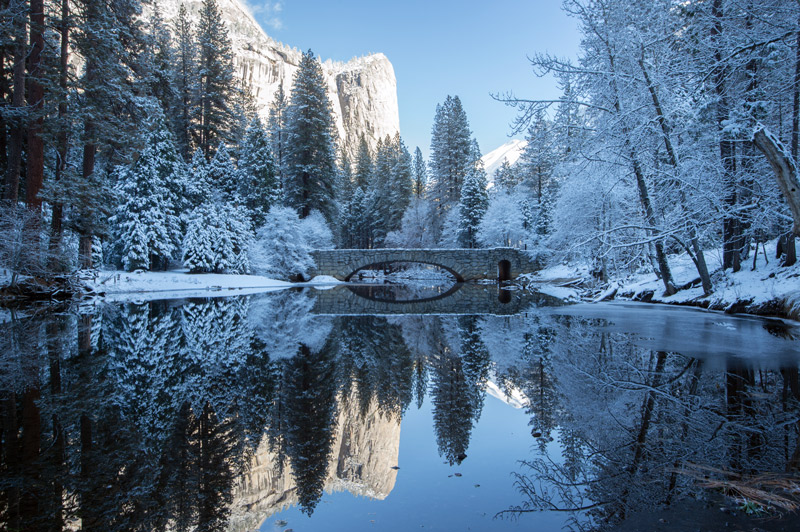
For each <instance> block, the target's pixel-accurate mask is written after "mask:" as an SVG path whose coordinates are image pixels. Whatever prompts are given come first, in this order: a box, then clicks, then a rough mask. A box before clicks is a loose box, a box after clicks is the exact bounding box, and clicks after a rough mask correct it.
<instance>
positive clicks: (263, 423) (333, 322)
mask: <svg viewBox="0 0 800 532" xmlns="http://www.w3.org/2000/svg"><path fill="white" fill-rule="evenodd" d="M415 298H416V299H422V300H423V301H422V302H421V303H419V304H414V303H410V301H411V300H414V299H415ZM556 303H557V302H555V301H553V300H552V299H549V298H546V297H539V296H534V295H529V294H527V295H526V294H522V293H520V292H506V291H503V292H498V291H497V290H496V288H495V287H492V286H490V287H481V286H464V287H461V288H460V289H459V290H456V291H454V292H452V291H451V292H450V293H448V291H447V290H444V291H442V290H440V289H438V288H436V287H431V288H430V289H425V290H420V289H413V290H408V289H405V290H403V291H401V292H394V291H392V290H391V289H386V288H384V287H372V288H369V289H367V290H366V291H364V289H348V288H337V289H334V290H329V291H319V292H317V291H315V290H311V289H307V290H304V291H296V290H295V291H284V292H276V293H269V294H263V295H257V296H245V297H237V298H218V299H202V300H172V301H156V302H147V303H139V304H136V303H128V304H107V305H97V306H85V307H78V308H65V309H62V310H60V311H59V312H48V313H43V312H33V311H28V312H25V311H18V312H15V313H14V314H13V315H12V314H11V313H6V314H5V315H4V322H3V323H2V324H0V328H2V333H0V376H1V380H0V390H2V391H1V392H0V400H1V401H2V404H1V405H0V406H1V407H2V408H0V415H2V448H1V449H0V457H2V464H1V467H2V469H0V475H1V476H0V482H2V484H0V492H1V493H0V528H4V529H9V530H17V529H19V530H62V529H70V530H72V529H76V528H82V529H86V530H99V531H114V530H236V531H250V530H259V529H260V530H264V531H284V530H287V529H292V530H294V531H295V532H302V531H311V530H325V531H335V530H342V531H345V530H346V531H355V530H398V531H400V530H412V529H413V530H416V529H420V530H422V529H424V530H530V529H537V530H559V529H561V528H562V527H565V526H567V527H572V528H573V529H591V528H593V527H595V528H600V529H614V528H615V527H616V526H618V525H619V524H620V523H623V522H625V520H626V519H628V518H629V516H630V515H634V514H636V512H637V511H640V510H642V509H645V508H657V507H659V506H661V505H664V504H666V503H674V502H675V501H680V500H681V499H685V498H700V499H703V498H705V497H708V496H711V494H712V491H710V490H709V489H708V488H707V487H705V486H704V485H703V484H704V482H706V483H707V482H708V481H709V480H712V481H716V482H718V483H722V484H725V485H726V486H728V487H736V486H739V485H741V483H742V482H745V481H757V480H758V479H759V476H760V475H764V474H767V473H775V474H780V475H785V474H786V473H787V472H788V473H789V474H790V475H793V478H794V479H797V471H798V468H800V441H799V433H798V420H800V380H799V379H798V366H799V365H800V327H798V326H797V325H796V324H787V323H786V322H783V321H780V320H769V319H757V318H752V317H732V316H725V315H722V314H718V313H709V312H702V311H696V310H691V309H680V308H665V307H660V306H654V305H636V304H603V305H573V306H558V305H557V304H556ZM415 305H416V306H415ZM415 309H416V310H415ZM417 312H420V313H421V314H420V313H417ZM781 478H782V479H785V478H786V477H785V476H782V477H781ZM754 479H755V480H754ZM784 495H785V494H784ZM514 510H517V511H519V510H522V511H523V512H522V513H514ZM530 510H559V511H541V512H539V511H534V512H530ZM563 510H567V511H563ZM509 511H510V512H509Z"/></svg>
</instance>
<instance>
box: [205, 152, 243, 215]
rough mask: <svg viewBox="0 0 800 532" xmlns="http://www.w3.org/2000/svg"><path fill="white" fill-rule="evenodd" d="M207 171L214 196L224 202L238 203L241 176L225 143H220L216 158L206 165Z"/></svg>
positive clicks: (207, 177)
mask: <svg viewBox="0 0 800 532" xmlns="http://www.w3.org/2000/svg"><path fill="white" fill-rule="evenodd" d="M205 171H206V179H207V180H208V182H209V183H210V184H211V186H212V189H213V190H212V194H214V195H216V196H218V197H219V198H220V199H222V200H223V201H228V202H232V203H236V202H238V200H239V197H238V196H239V188H240V187H239V181H240V175H239V171H238V170H237V169H236V166H235V165H234V164H233V160H231V156H230V154H229V153H228V148H227V147H226V146H225V143H223V142H220V144H219V147H218V148H217V150H216V153H214V157H212V158H211V161H209V163H208V165H206V168H205Z"/></svg>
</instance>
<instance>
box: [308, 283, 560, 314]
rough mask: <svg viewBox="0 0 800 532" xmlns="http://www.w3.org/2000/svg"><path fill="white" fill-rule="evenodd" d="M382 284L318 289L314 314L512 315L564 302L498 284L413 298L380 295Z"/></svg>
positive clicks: (459, 287)
mask: <svg viewBox="0 0 800 532" xmlns="http://www.w3.org/2000/svg"><path fill="white" fill-rule="evenodd" d="M381 287H382V285H369V284H363V285H347V286H339V287H336V288H334V289H331V290H318V291H316V293H315V294H314V297H315V301H314V306H313V308H312V310H311V313H312V314H320V315H327V316H395V315H416V314H425V315H478V314H480V315H494V316H512V315H515V314H520V313H523V312H527V311H529V310H532V309H534V308H535V307H541V306H559V305H563V304H564V302H563V301H561V300H559V299H556V298H554V297H551V296H547V295H544V294H538V293H531V292H527V291H524V292H523V291H522V290H504V289H500V287H498V286H497V285H493V286H487V285H480V284H476V285H471V284H465V285H462V284H457V285H455V286H454V287H453V288H451V289H450V290H447V291H446V292H444V293H442V294H441V295H439V296H436V297H430V298H427V299H417V300H410V301H393V300H388V299H382V298H381V295H382V294H381V290H380V289H381Z"/></svg>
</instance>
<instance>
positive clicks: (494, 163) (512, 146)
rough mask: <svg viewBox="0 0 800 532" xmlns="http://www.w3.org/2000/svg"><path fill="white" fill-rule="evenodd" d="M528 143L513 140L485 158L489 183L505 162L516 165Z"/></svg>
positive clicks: (483, 158) (484, 165) (484, 164)
mask: <svg viewBox="0 0 800 532" xmlns="http://www.w3.org/2000/svg"><path fill="white" fill-rule="evenodd" d="M527 144H528V143H527V142H525V141H524V140H519V139H511V140H510V141H508V142H506V143H505V144H503V145H502V146H500V147H499V148H496V149H494V150H492V151H490V152H489V153H487V154H486V155H484V156H483V157H481V161H483V167H484V168H485V169H486V175H487V176H488V177H489V181H490V182H491V181H492V178H493V177H494V173H495V172H496V171H497V169H498V168H500V167H501V166H502V165H503V161H508V164H510V165H512V166H513V165H514V164H515V163H516V162H517V161H519V158H520V157H521V156H522V151H523V150H524V149H525V146H526V145H527Z"/></svg>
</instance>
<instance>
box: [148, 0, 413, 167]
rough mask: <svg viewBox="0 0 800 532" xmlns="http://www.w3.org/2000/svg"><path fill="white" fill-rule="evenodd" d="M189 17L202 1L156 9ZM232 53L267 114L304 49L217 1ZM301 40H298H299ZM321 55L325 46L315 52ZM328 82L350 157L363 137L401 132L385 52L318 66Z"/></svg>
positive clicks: (169, 16)
mask: <svg viewBox="0 0 800 532" xmlns="http://www.w3.org/2000/svg"><path fill="white" fill-rule="evenodd" d="M181 3H183V4H184V5H185V6H186V9H187V11H188V12H189V14H190V17H191V18H192V19H193V20H195V21H196V20H197V19H198V18H199V12H200V9H201V7H202V0H161V1H159V4H158V5H159V9H160V10H161V13H162V16H163V17H164V19H165V20H166V21H167V23H169V24H171V23H172V21H174V20H175V18H176V16H177V13H178V9H179V7H180V4H181ZM218 5H219V7H220V10H221V12H222V15H223V18H224V20H225V24H226V25H227V28H228V34H229V36H230V39H231V44H232V45H233V51H234V64H235V67H236V74H237V75H238V76H239V77H240V78H242V79H244V80H246V81H247V83H248V84H249V85H250V88H251V90H252V92H253V95H254V96H255V99H256V103H257V105H258V107H259V109H260V112H261V114H262V116H263V117H265V118H266V116H267V114H268V112H269V106H270V105H271V104H272V102H273V100H274V98H275V93H276V92H277V90H278V86H279V85H283V89H284V91H285V92H286V94H287V95H289V94H290V93H291V87H292V79H293V77H294V74H295V72H296V71H297V68H298V65H299V64H300V58H301V56H302V53H301V51H300V50H298V49H296V48H292V47H289V46H287V45H285V44H282V43H279V42H277V41H275V40H274V39H272V38H271V37H269V36H268V35H267V34H266V33H265V32H264V30H263V29H262V28H261V26H260V25H259V24H258V22H256V20H255V19H254V18H253V16H252V15H251V14H250V13H249V12H248V11H247V9H246V8H245V7H244V6H243V5H242V4H241V3H240V2H238V0H218ZM301 44H302V43H301ZM314 52H315V54H317V55H320V56H321V54H324V53H325V51H324V50H314ZM322 69H323V72H324V73H325V78H326V80H327V82H328V96H329V98H330V101H331V105H332V107H333V113H334V116H335V120H336V128H337V130H338V134H339V144H340V146H343V147H344V148H345V149H346V150H347V152H348V154H350V155H351V156H352V155H354V154H355V151H356V149H357V147H358V139H359V138H360V137H361V136H362V135H363V136H364V138H366V139H367V142H368V143H369V144H370V145H371V146H372V147H373V148H374V147H375V145H376V143H377V141H378V139H379V138H384V137H386V135H390V136H394V135H395V134H396V133H397V132H399V131H400V118H399V112H398V106H397V81H396V79H395V76H394V68H393V67H392V64H391V63H390V62H389V60H388V59H387V58H386V56H385V55H383V54H372V55H368V56H364V57H360V58H356V59H353V60H351V61H348V62H346V63H342V62H334V61H330V60H328V61H325V62H324V63H323V64H322Z"/></svg>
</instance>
